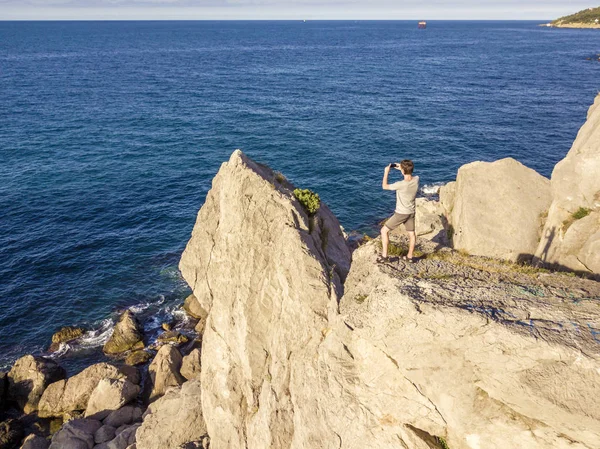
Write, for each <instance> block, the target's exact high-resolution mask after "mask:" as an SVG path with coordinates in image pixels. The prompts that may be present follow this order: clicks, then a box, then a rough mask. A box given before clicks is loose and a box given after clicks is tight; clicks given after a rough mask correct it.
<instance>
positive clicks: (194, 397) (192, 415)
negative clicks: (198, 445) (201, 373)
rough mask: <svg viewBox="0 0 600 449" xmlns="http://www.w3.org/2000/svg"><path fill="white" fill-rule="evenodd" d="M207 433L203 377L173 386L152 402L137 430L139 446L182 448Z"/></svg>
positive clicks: (146, 447)
mask: <svg viewBox="0 0 600 449" xmlns="http://www.w3.org/2000/svg"><path fill="white" fill-rule="evenodd" d="M206 435H207V430H206V426H205V424H204V419H203V416H202V390H201V387H200V381H199V380H193V381H189V382H186V383H184V384H183V385H182V386H181V387H174V388H170V389H169V390H168V391H167V393H166V394H165V395H164V396H163V397H161V398H160V399H158V400H157V401H156V402H154V403H153V404H151V405H150V407H149V408H148V412H147V414H146V416H145V418H144V422H143V423H142V426H141V427H140V428H139V429H138V430H137V433H136V440H137V443H136V446H137V449H165V448H178V447H180V446H181V445H183V444H185V443H188V442H193V441H201V440H202V439H203V438H205V437H206Z"/></svg>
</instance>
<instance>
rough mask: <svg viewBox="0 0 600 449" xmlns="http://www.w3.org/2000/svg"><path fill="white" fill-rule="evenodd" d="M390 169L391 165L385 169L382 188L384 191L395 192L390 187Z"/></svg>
mask: <svg viewBox="0 0 600 449" xmlns="http://www.w3.org/2000/svg"><path fill="white" fill-rule="evenodd" d="M390 167H391V164H390V165H388V166H387V167H385V168H384V169H383V180H382V181H381V188H382V189H383V190H394V189H392V188H391V187H390V184H388V175H389V174H390Z"/></svg>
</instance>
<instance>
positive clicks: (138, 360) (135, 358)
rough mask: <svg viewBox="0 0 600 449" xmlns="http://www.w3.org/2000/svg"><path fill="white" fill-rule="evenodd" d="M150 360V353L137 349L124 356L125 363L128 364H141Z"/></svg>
mask: <svg viewBox="0 0 600 449" xmlns="http://www.w3.org/2000/svg"><path fill="white" fill-rule="evenodd" d="M150 360H152V354H150V353H149V352H148V351H144V350H139V351H133V352H131V353H130V354H128V355H127V357H126V358H125V363H126V364H128V365H132V366H133V365H143V364H144V363H147V362H149V361H150Z"/></svg>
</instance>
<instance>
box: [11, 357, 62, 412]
mask: <svg viewBox="0 0 600 449" xmlns="http://www.w3.org/2000/svg"><path fill="white" fill-rule="evenodd" d="M65 376H66V373H65V370H64V369H63V368H62V367H61V366H60V365H59V364H58V363H56V362H54V361H53V360H50V359H47V358H44V357H34V356H32V355H26V356H24V357H21V358H20V359H18V360H17V361H16V362H15V364H14V365H13V367H12V368H11V370H10V371H9V373H8V376H7V377H8V399H9V400H11V401H14V402H16V403H17V404H18V405H19V407H20V408H21V409H22V410H23V411H24V412H25V413H31V412H33V411H35V410H37V409H38V403H39V402H40V398H41V397H42V393H44V390H45V389H46V387H48V385H50V384H51V383H52V382H56V381H57V380H60V379H64V378H65Z"/></svg>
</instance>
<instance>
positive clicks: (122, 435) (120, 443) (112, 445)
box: [95, 424, 166, 449]
mask: <svg viewBox="0 0 600 449" xmlns="http://www.w3.org/2000/svg"><path fill="white" fill-rule="evenodd" d="M139 426H140V424H134V425H131V426H127V427H126V428H124V429H121V431H120V432H119V431H118V432H117V435H116V436H115V438H113V439H112V440H110V441H108V442H105V443H102V444H99V445H97V446H96V447H95V449H127V448H128V447H131V445H134V444H135V434H136V431H137V429H138V428H139ZM165 449H166V446H165Z"/></svg>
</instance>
